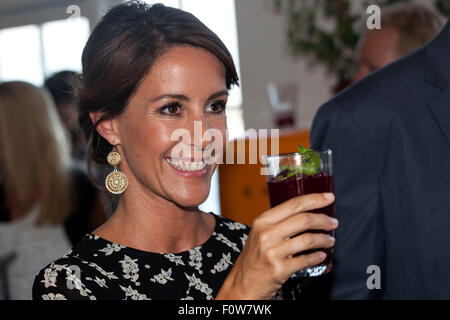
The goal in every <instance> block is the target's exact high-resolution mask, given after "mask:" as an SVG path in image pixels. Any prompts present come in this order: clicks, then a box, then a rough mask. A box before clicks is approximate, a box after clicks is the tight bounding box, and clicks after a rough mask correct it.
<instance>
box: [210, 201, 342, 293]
mask: <svg viewBox="0 0 450 320" xmlns="http://www.w3.org/2000/svg"><path fill="white" fill-rule="evenodd" d="M333 201H334V195H333V194H331V193H327V194H321V193H316V194H308V195H304V196H299V197H295V198H292V199H290V200H288V201H286V202H284V203H282V204H280V205H278V206H276V207H274V208H272V209H270V210H267V211H266V212H264V213H262V214H261V215H260V216H258V217H257V218H256V219H255V220H254V222H253V227H252V230H251V231H250V234H249V236H248V239H247V242H246V245H245V247H244V249H243V250H242V252H241V254H240V256H239V258H238V259H237V260H236V262H235V264H234V266H233V268H232V270H231V271H230V273H229V275H228V277H227V278H226V279H225V282H224V284H223V286H222V288H221V289H220V291H219V293H218V295H217V297H216V299H248V300H260V299H270V298H272V297H273V296H274V295H275V293H276V292H277V290H278V289H279V288H280V287H281V286H282V285H283V283H284V282H286V280H287V279H288V278H289V276H290V275H291V274H293V273H294V272H296V271H299V270H302V269H305V268H308V267H312V266H315V265H318V264H319V263H321V262H322V261H323V260H324V259H325V258H326V254H325V253H324V252H323V251H317V252H314V253H311V254H302V255H298V256H295V257H293V255H294V254H296V253H300V252H303V251H306V250H310V249H319V248H330V247H332V246H333V245H334V238H333V237H331V236H330V235H328V234H323V233H307V232H305V231H308V230H325V231H331V230H334V229H336V228H337V226H338V222H337V220H336V219H334V218H331V217H328V216H327V215H324V214H318V213H308V212H307V211H308V210H313V209H317V208H323V207H326V206H328V205H329V204H331V203H332V202H333ZM303 232H305V233H303ZM299 233H303V234H301V235H299V236H295V235H297V234H299ZM294 236H295V237H294Z"/></svg>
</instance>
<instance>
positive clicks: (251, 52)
mask: <svg viewBox="0 0 450 320" xmlns="http://www.w3.org/2000/svg"><path fill="white" fill-rule="evenodd" d="M236 18H237V26H238V37H239V56H240V64H241V77H242V79H241V85H242V99H243V109H244V121H245V127H246V129H248V128H255V129H259V128H272V127H274V126H273V124H272V120H271V119H272V118H271V112H270V109H269V99H268V96H267V89H266V86H267V83H268V82H269V81H275V82H277V83H279V84H280V85H289V84H291V83H294V84H296V85H297V86H298V89H299V91H298V95H297V96H298V105H297V109H296V110H297V119H296V120H297V127H299V128H302V129H303V128H310V126H311V122H312V119H313V117H314V115H315V113H316V111H317V109H318V108H319V106H320V105H321V104H322V103H324V102H326V101H327V100H328V99H330V98H331V97H332V92H331V88H332V86H333V85H334V81H335V79H334V77H333V76H331V75H328V74H326V73H325V71H324V68H322V67H316V68H314V69H311V68H308V67H307V65H306V63H305V61H304V59H302V60H297V61H295V60H294V59H292V58H291V57H290V56H289V55H288V54H287V49H286V48H287V46H286V44H285V39H286V36H285V31H284V30H285V29H284V26H285V25H284V18H283V16H281V15H277V14H275V13H274V12H273V10H272V0H236Z"/></svg>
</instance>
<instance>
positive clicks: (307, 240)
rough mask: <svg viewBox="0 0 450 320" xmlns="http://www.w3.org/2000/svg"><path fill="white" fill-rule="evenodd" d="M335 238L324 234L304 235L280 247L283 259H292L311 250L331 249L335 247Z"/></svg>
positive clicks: (287, 241)
mask: <svg viewBox="0 0 450 320" xmlns="http://www.w3.org/2000/svg"><path fill="white" fill-rule="evenodd" d="M334 243H335V239H334V237H332V236H330V235H328V234H324V233H304V234H301V235H298V236H295V237H293V238H291V239H288V240H286V241H285V243H284V244H283V245H282V246H281V247H280V250H279V254H280V255H281V257H282V258H287V257H290V256H292V255H294V254H297V253H300V254H301V253H302V252H304V251H307V250H311V249H323V248H331V247H333V246H334Z"/></svg>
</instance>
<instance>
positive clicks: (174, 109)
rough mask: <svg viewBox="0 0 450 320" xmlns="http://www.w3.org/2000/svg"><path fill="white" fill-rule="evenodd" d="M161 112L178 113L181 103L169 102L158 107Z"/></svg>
mask: <svg viewBox="0 0 450 320" xmlns="http://www.w3.org/2000/svg"><path fill="white" fill-rule="evenodd" d="M159 112H160V113H162V114H168V115H178V114H179V113H180V112H181V105H180V104H179V103H170V104H168V105H165V106H164V107H162V108H160V109H159Z"/></svg>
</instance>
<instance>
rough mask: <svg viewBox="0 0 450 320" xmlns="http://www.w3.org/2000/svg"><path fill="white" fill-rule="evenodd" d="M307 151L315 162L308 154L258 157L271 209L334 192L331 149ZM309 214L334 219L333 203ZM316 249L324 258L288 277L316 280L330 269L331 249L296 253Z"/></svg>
mask: <svg viewBox="0 0 450 320" xmlns="http://www.w3.org/2000/svg"><path fill="white" fill-rule="evenodd" d="M308 150H309V149H308ZM311 152H314V154H313V155H314V157H315V159H311V153H309V154H308V155H306V154H300V153H297V152H296V153H288V154H280V155H272V156H262V163H263V166H264V170H265V175H266V184H267V192H268V195H269V202H270V206H271V207H272V208H273V207H275V206H277V205H279V204H280V203H283V202H284V201H286V200H289V199H291V198H293V197H296V196H300V195H305V194H309V193H322V192H334V187H333V168H332V152H331V150H325V151H313V150H311ZM309 212H311V213H324V214H326V215H328V216H330V217H334V203H332V204H331V205H329V206H327V207H325V208H320V209H315V210H310V211H309ZM307 232H311V233H327V234H330V235H334V232H333V231H329V232H328V231H324V230H308V231H307ZM318 250H321V251H324V252H325V253H326V254H327V257H326V259H325V260H324V261H323V262H322V263H321V264H320V265H318V266H314V267H311V268H307V269H305V270H301V271H298V272H296V273H294V274H293V275H292V277H316V276H320V275H322V274H325V273H327V272H329V271H330V270H331V268H332V254H333V249H332V248H329V249H325V248H324V249H314V250H308V251H304V252H302V253H299V254H309V253H312V252H315V251H318Z"/></svg>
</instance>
